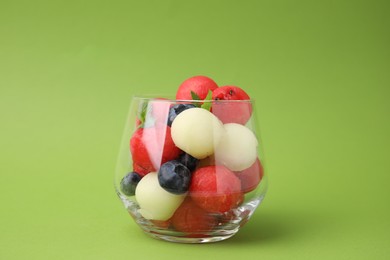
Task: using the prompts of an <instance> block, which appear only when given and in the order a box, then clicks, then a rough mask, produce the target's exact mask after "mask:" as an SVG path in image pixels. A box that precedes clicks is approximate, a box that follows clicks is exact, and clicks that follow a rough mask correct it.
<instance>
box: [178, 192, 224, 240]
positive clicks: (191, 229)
mask: <svg viewBox="0 0 390 260" xmlns="http://www.w3.org/2000/svg"><path fill="white" fill-rule="evenodd" d="M216 224H217V219H216V218H215V217H214V216H213V215H212V214H210V213H209V212H207V211H205V210H203V209H202V208H200V207H198V206H197V205H196V204H195V203H194V202H193V201H192V200H191V198H189V197H187V198H186V199H185V200H184V201H183V203H182V204H181V205H180V207H179V208H178V209H177V210H176V212H175V214H173V216H172V226H173V227H174V228H175V229H176V230H177V231H181V232H187V233H196V232H208V231H210V230H212V229H213V227H214V226H215V225H216Z"/></svg>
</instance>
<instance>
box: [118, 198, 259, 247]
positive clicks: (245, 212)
mask: <svg viewBox="0 0 390 260" xmlns="http://www.w3.org/2000/svg"><path fill="white" fill-rule="evenodd" d="M118 196H119V197H120V198H121V200H122V202H123V204H124V206H125V208H126V209H127V211H128V212H129V215H130V216H131V217H132V218H133V219H134V221H135V222H136V223H137V224H138V226H139V227H140V228H141V229H142V230H143V231H144V233H145V234H147V235H148V236H151V237H153V238H155V239H159V240H164V241H169V242H176V243H192V244H202V243H212V242H218V241H223V240H226V239H228V238H231V237H232V236H234V235H235V234H236V233H237V232H238V231H239V229H240V228H241V227H242V226H243V225H245V223H246V222H247V221H248V220H249V218H250V217H251V216H252V214H253V212H254V211H255V209H256V208H257V207H258V206H259V204H260V203H261V201H262V200H263V198H264V196H261V197H258V198H256V199H253V200H250V201H248V202H245V203H244V204H242V205H241V206H239V207H237V208H235V209H232V210H231V211H229V212H226V213H225V214H223V215H220V216H219V217H220V219H221V221H220V222H219V223H218V225H217V226H216V227H215V228H214V229H213V230H212V231H208V232H204V233H200V232H197V233H183V232H179V231H175V230H173V229H172V228H169V227H163V226H158V225H155V224H154V223H153V222H152V221H150V220H147V219H145V218H144V217H142V216H141V214H140V213H139V211H138V210H139V206H138V204H137V203H136V202H134V201H132V200H130V199H129V198H127V197H125V196H123V195H122V194H120V193H119V192H118Z"/></svg>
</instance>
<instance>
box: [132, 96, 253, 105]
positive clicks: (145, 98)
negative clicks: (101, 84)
mask: <svg viewBox="0 0 390 260" xmlns="http://www.w3.org/2000/svg"><path fill="white" fill-rule="evenodd" d="M131 98H132V99H137V100H143V101H153V102H169V103H180V102H184V103H205V102H206V103H217V102H218V103H253V102H254V101H255V99H253V98H250V99H240V100H222V99H218V100H213V99H212V100H193V99H175V98H171V97H167V96H164V95H158V97H156V96H155V95H133V96H132V97H131Z"/></svg>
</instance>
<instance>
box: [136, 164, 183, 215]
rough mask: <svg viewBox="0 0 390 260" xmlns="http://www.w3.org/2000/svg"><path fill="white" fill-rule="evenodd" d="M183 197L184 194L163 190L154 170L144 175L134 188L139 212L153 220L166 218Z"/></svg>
mask: <svg viewBox="0 0 390 260" xmlns="http://www.w3.org/2000/svg"><path fill="white" fill-rule="evenodd" d="M185 197H186V194H180V195H176V194H172V193H169V192H168V191H166V190H164V189H163V188H162V187H161V186H160V184H159V182H158V177H157V173H156V172H151V173H148V174H147V175H145V176H144V177H143V178H142V179H141V180H140V182H139V183H138V185H137V188H136V190H135V199H136V200H137V202H138V204H139V206H140V210H139V213H140V214H141V215H142V216H143V217H144V218H146V219H153V220H162V221H164V220H168V219H169V218H170V217H172V215H173V213H174V212H175V211H176V209H177V208H178V207H179V206H180V204H181V203H182V202H183V200H184V198H185Z"/></svg>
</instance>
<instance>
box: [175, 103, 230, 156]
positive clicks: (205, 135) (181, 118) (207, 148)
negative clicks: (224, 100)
mask: <svg viewBox="0 0 390 260" xmlns="http://www.w3.org/2000/svg"><path fill="white" fill-rule="evenodd" d="M224 132H225V128H224V127H223V124H222V122H221V121H220V120H219V119H218V118H217V117H216V116H215V115H213V114H212V113H211V112H210V111H208V110H206V109H203V108H190V109H187V110H185V111H183V112H181V113H180V114H179V115H178V116H177V117H176V118H175V119H174V120H173V122H172V127H171V135H172V140H173V142H174V143H175V145H176V146H177V147H179V148H180V149H181V150H183V151H184V152H186V153H188V154H190V155H191V156H193V157H195V158H197V159H203V158H206V157H207V156H209V155H211V154H213V153H214V148H215V147H216V146H217V145H218V144H219V142H220V141H221V137H222V135H224Z"/></svg>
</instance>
